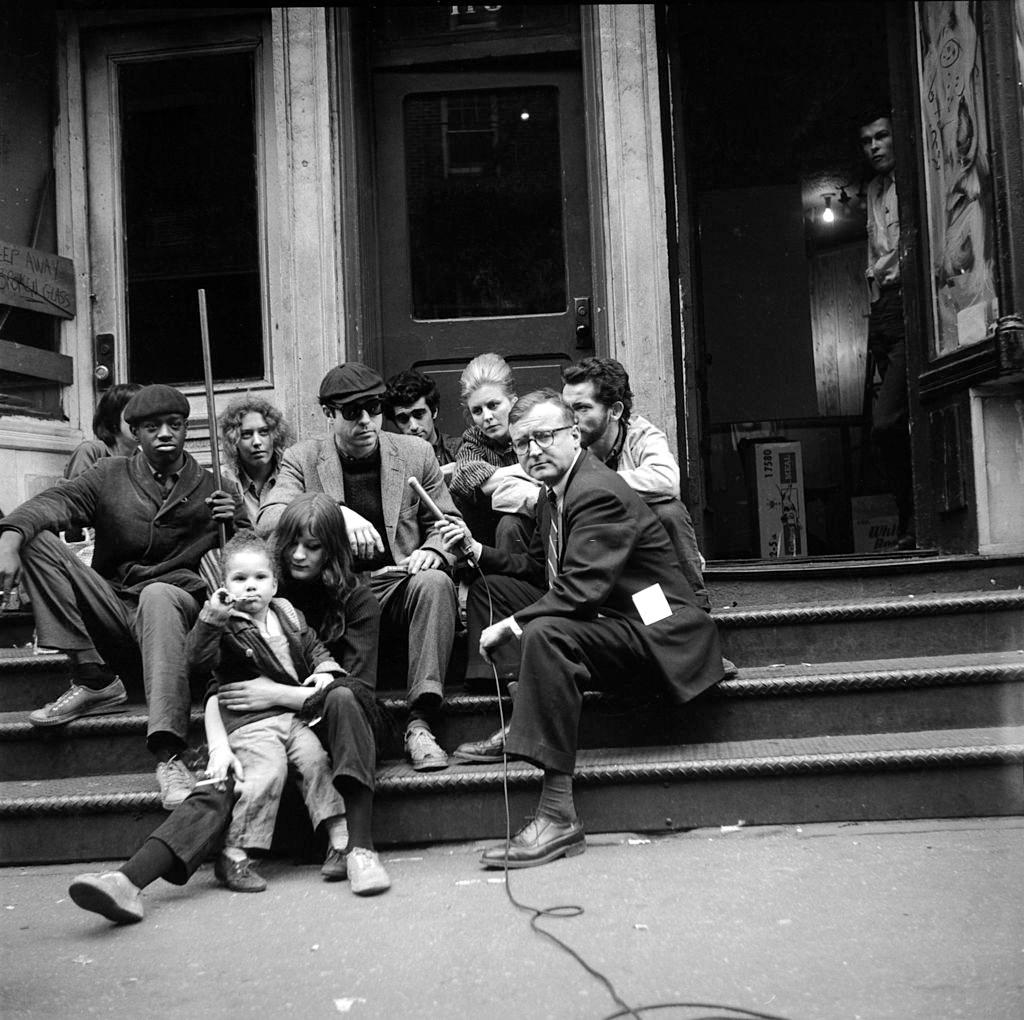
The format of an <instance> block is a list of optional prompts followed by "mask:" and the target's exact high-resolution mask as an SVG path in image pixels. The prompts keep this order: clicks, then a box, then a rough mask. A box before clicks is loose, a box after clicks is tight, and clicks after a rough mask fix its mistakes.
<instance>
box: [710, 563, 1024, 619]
mask: <svg viewBox="0 0 1024 1020" xmlns="http://www.w3.org/2000/svg"><path fill="white" fill-rule="evenodd" d="M704 579H705V581H706V582H707V584H708V588H709V590H710V591H711V602H712V605H713V606H714V607H715V608H716V609H718V608H723V609H724V608H727V607H733V608H745V607H748V606H763V605H769V604H773V605H798V604H808V603H817V602H834V601H837V600H840V599H869V598H897V597H899V596H902V595H930V594H935V593H938V592H947V593H952V592H958V591H995V590H999V589H1014V588H1018V587H1020V585H1021V583H1022V582H1024V559H1022V558H1021V557H1019V556H995V557H992V556H947V555H940V554H937V553H934V552H932V553H929V552H927V551H924V552H922V551H918V552H916V553H914V554H913V555H907V554H906V553H884V554H879V555H874V556H835V557H808V558H805V559H800V560H775V561H766V560H748V561H723V560H719V561H714V560H713V561H711V562H710V563H709V564H708V566H707V569H706V570H705V571H704Z"/></svg>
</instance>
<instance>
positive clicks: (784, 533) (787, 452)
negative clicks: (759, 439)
mask: <svg viewBox="0 0 1024 1020" xmlns="http://www.w3.org/2000/svg"><path fill="white" fill-rule="evenodd" d="M754 478H755V480H756V485H757V523H758V530H759V532H760V541H761V555H762V556H764V557H766V558H768V559H789V558H791V557H793V556H806V555H807V511H806V507H805V504H804V467H803V457H802V456H801V453H800V444H799V443H757V444H756V445H755V447H754Z"/></svg>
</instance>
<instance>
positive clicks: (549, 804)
mask: <svg viewBox="0 0 1024 1020" xmlns="http://www.w3.org/2000/svg"><path fill="white" fill-rule="evenodd" d="M537 814H538V815H543V816H544V817H545V818H554V819H555V820H556V821H559V822H575V821H576V805H575V804H574V803H573V799H572V776H570V775H568V774H567V773H565V772H552V771H551V770H547V771H545V773H544V785H543V786H542V787H541V790H540V803H539V804H538V805H537Z"/></svg>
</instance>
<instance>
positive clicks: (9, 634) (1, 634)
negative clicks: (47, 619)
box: [0, 608, 36, 650]
mask: <svg viewBox="0 0 1024 1020" xmlns="http://www.w3.org/2000/svg"><path fill="white" fill-rule="evenodd" d="M35 629H36V622H35V620H34V619H33V618H32V613H31V612H29V611H28V610H27V609H20V608H19V609H5V610H2V611H0V650H2V649H6V648H24V647H25V646H29V647H31V645H32V637H33V635H34V634H35Z"/></svg>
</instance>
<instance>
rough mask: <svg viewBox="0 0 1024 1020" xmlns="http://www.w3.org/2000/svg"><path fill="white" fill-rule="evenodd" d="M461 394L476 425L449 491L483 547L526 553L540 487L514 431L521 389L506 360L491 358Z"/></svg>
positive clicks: (475, 364) (463, 382)
mask: <svg viewBox="0 0 1024 1020" xmlns="http://www.w3.org/2000/svg"><path fill="white" fill-rule="evenodd" d="M459 388H460V392H461V396H462V403H463V406H464V408H465V412H466V416H467V418H468V419H469V420H470V422H471V423H472V424H471V425H470V426H469V428H467V429H466V431H465V432H464V433H463V434H462V445H461V446H460V447H459V452H458V453H457V454H456V457H455V469H454V471H453V473H452V477H451V481H450V482H449V489H450V490H451V494H452V498H453V499H454V500H455V503H456V505H457V506H458V507H459V509H460V510H461V511H462V514H463V516H464V517H465V518H466V521H467V523H468V524H469V526H470V530H471V531H472V532H473V534H474V535H484V536H486V537H485V538H482V539H481V541H484V542H485V543H487V544H491V545H496V546H498V547H500V548H507V549H509V551H512V552H525V549H526V546H528V545H529V537H530V534H531V533H532V531H533V512H534V507H535V506H536V504H537V492H538V486H537V483H536V482H535V481H534V480H533V479H532V478H530V477H529V476H528V475H527V474H526V473H525V472H524V471H523V470H522V468H521V467H520V466H519V460H518V458H517V457H516V455H515V451H514V450H513V449H512V439H511V437H510V435H509V431H508V416H509V412H510V411H511V410H512V408H513V407H514V406H515V403H516V400H517V399H518V397H517V396H516V384H515V379H514V378H513V376H512V369H511V368H509V366H508V364H507V362H506V361H505V359H504V358H502V357H500V356H499V355H497V354H493V353H487V354H480V355H478V356H477V357H475V358H474V359H473V360H472V361H471V362H470V363H469V364H468V365H467V366H466V367H465V369H464V370H463V372H462V377H461V379H460V380H459Z"/></svg>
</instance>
